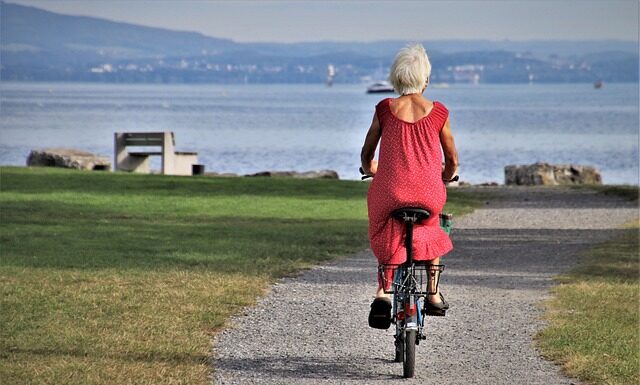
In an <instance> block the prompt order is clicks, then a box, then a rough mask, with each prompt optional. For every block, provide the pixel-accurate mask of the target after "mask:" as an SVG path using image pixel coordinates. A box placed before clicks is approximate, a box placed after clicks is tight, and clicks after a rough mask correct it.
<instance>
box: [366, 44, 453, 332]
mask: <svg viewBox="0 0 640 385" xmlns="http://www.w3.org/2000/svg"><path fill="white" fill-rule="evenodd" d="M430 73H431V64H430V63H429V58H428V56H427V53H426V52H425V49H424V47H422V45H420V44H416V45H413V46H409V47H406V48H403V49H401V50H400V52H399V53H398V54H397V56H396V58H395V60H394V62H393V64H392V66H391V70H390V75H389V81H390V82H391V84H392V85H393V88H394V89H395V91H396V92H397V93H398V94H400V96H399V97H397V98H387V99H384V100H382V101H381V102H380V103H378V104H377V105H376V111H375V114H374V115H373V121H372V123H371V127H370V128H369V131H368V132H367V135H366V138H365V141H364V145H363V147H362V153H361V161H362V169H363V170H364V173H365V174H367V175H373V176H375V178H374V179H373V181H372V183H371V186H370V187H369V193H368V196H367V206H368V211H369V240H370V243H371V249H372V250H373V253H374V254H375V256H376V258H377V259H378V262H379V264H401V263H403V262H404V261H405V259H406V250H405V247H404V242H403V232H404V225H403V224H402V223H400V221H398V220H396V219H394V218H392V216H391V213H392V212H393V210H395V209H397V208H400V207H406V206H412V207H421V208H424V209H426V210H428V211H429V212H430V214H431V216H430V217H429V219H428V220H426V221H425V222H424V223H423V224H420V225H417V226H415V229H414V230H413V248H414V254H413V259H414V260H415V261H429V262H428V263H430V264H433V265H438V264H439V263H440V257H441V256H443V255H444V254H446V253H448V252H449V251H451V249H452V248H453V245H452V244H451V240H450V239H449V237H448V235H447V234H446V233H445V232H444V231H443V230H442V229H441V228H440V226H439V214H440V212H441V211H442V208H443V207H444V204H445V201H446V197H447V191H446V187H445V184H446V183H447V182H448V181H450V180H451V179H452V178H453V176H454V174H455V172H456V168H457V166H458V154H457V150H456V146H455V142H454V139H453V134H452V133H451V128H450V126H449V111H448V110H447V108H446V107H445V106H444V105H443V104H442V103H440V102H437V101H430V100H428V99H425V98H424V97H423V96H422V93H423V92H424V90H425V89H426V88H427V85H428V84H429V75H430ZM378 142H380V151H379V162H376V161H375V160H374V159H373V158H374V156H375V151H376V147H377V146H378ZM443 154H444V164H445V165H444V170H443V168H442V156H443ZM434 287H437V286H434ZM384 289H385V288H384V287H383V284H382V280H379V286H378V290H377V292H376V299H375V300H374V302H373V303H372V305H371V312H372V314H375V315H376V316H378V317H379V316H385V317H386V316H387V315H388V317H391V314H390V312H391V301H390V299H389V298H388V297H387V296H386V295H385V293H384ZM425 307H433V308H436V309H438V310H440V311H441V312H442V313H443V312H444V311H446V309H448V307H449V305H448V304H447V302H446V301H445V300H444V297H443V296H442V294H440V292H436V294H434V295H430V296H428V298H427V301H426V303H425ZM370 319H371V316H370Z"/></svg>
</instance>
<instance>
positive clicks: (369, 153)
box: [360, 113, 382, 175]
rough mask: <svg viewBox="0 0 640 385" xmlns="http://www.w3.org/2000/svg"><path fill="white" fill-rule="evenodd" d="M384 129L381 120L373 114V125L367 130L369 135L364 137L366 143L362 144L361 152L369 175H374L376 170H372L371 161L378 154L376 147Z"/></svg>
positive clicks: (364, 168) (361, 158)
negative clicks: (381, 128) (381, 126)
mask: <svg viewBox="0 0 640 385" xmlns="http://www.w3.org/2000/svg"><path fill="white" fill-rule="evenodd" d="M381 134H382V131H381V130H380V122H379V121H378V116H377V115H376V114H375V113H374V114H373V121H372V122H371V127H369V131H368V132H367V136H366V137H365V138H364V144H363V145H362V152H360V161H361V162H362V169H363V170H364V173H365V174H367V175H374V174H375V170H371V161H372V160H373V157H374V156H375V154H376V147H378V142H379V141H380V135H381Z"/></svg>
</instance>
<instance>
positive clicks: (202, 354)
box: [0, 167, 476, 384]
mask: <svg viewBox="0 0 640 385" xmlns="http://www.w3.org/2000/svg"><path fill="white" fill-rule="evenodd" d="M366 190H367V184H366V183H362V182H353V181H332V180H296V179H272V178H206V177H168V176H159V175H131V174H113V173H100V172H79V171H70V170H60V169H44V168H40V169H37V168H33V169H29V168H11V167H5V168H0V228H1V232H0V379H2V381H1V382H2V383H8V384H121V383H130V384H205V383H209V381H210V380H209V375H210V371H211V368H210V352H211V336H212V334H213V333H215V332H216V331H217V330H219V329H220V328H221V327H223V326H224V324H225V321H226V320H227V319H228V317H229V316H230V315H231V314H233V313H235V312H237V311H238V310H239V309H241V308H242V307H244V306H247V305H250V304H252V303H254V302H255V300H256V298H257V296H259V295H262V294H264V293H265V290H266V289H267V288H268V287H269V284H270V283H271V282H273V280H274V279H276V278H278V277H282V276H284V275H287V274H291V273H294V272H296V271H299V270H300V269H301V268H305V267H309V266H311V265H313V264H316V263H320V262H322V261H326V260H329V259H332V258H337V257H339V256H343V255H347V254H349V253H352V252H355V251H357V250H361V249H363V248H365V247H367V245H368V241H367V217H366V203H365V196H366ZM475 206H476V201H475V200H474V199H472V198H470V197H468V196H465V195H464V194H463V193H460V192H458V191H451V192H450V195H449V204H448V206H447V208H446V210H447V211H450V212H453V213H454V214H458V215H459V214H462V213H465V212H469V211H471V210H472V209H473V207H475ZM371 284H372V288H373V286H374V285H375V284H376V283H375V282H372V283H371ZM363 322H364V321H363Z"/></svg>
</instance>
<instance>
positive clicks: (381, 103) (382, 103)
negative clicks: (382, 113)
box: [376, 98, 393, 109]
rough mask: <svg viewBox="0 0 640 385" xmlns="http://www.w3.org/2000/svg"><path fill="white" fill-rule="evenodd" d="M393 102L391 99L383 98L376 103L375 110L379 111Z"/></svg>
mask: <svg viewBox="0 0 640 385" xmlns="http://www.w3.org/2000/svg"><path fill="white" fill-rule="evenodd" d="M392 100H393V98H384V99H382V100H381V101H379V102H378V104H376V109H379V108H381V107H388V106H389V103H391V101H392Z"/></svg>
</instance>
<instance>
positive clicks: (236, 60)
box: [0, 2, 638, 83]
mask: <svg viewBox="0 0 640 385" xmlns="http://www.w3.org/2000/svg"><path fill="white" fill-rule="evenodd" d="M422 43H423V44H424V45H425V47H426V48H427V50H428V51H429V55H430V57H431V60H432V62H433V64H434V73H433V79H432V80H433V81H435V82H475V81H477V82H489V83H523V82H529V81H534V82H536V81H537V82H585V81H586V82H592V81H594V80H596V79H602V80H604V81H635V82H637V81H638V44H637V42H632V41H617V40H610V41H583V42H573V41H522V42H514V41H488V40H449V41H424V42H422ZM405 44H406V42H403V41H380V42H367V43H363V42H310V43H294V44H284V43H237V42H234V41H232V40H228V39H218V38H213V37H208V36H205V35H202V34H200V33H197V32H184V31H172V30H168V29H162V28H150V27H144V26H139V25H135V24H128V23H119V22H114V21H109V20H104V19H99V18H93V17H82V16H68V15H61V14H57V13H53V12H48V11H45V10H41V9H38V8H34V7H26V6H21V5H16V4H10V3H5V2H0V79H2V80H17V81H25V80H26V81H100V82H163V83H166V82H187V83H190V82H216V83H234V82H284V83H288V82H307V83H313V82H324V81H325V80H326V72H327V66H328V65H329V64H332V65H334V66H335V67H336V77H335V81H336V82H360V81H368V80H373V79H377V78H383V77H384V76H385V71H386V69H387V68H388V67H389V65H390V63H391V60H392V59H393V56H394V54H395V53H396V52H397V50H398V49H399V48H400V47H402V46H404V45H405Z"/></svg>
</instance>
